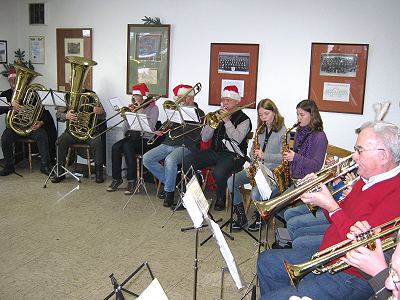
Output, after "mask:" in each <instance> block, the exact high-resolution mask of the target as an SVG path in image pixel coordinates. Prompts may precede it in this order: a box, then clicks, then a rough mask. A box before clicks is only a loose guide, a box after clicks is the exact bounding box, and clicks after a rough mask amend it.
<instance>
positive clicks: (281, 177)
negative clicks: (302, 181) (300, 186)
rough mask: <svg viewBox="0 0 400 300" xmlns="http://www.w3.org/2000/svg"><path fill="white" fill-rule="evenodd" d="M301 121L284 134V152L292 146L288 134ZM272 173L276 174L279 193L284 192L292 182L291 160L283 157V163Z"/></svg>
mask: <svg viewBox="0 0 400 300" xmlns="http://www.w3.org/2000/svg"><path fill="white" fill-rule="evenodd" d="M299 124H300V122H298V123H296V124H294V125H293V126H292V127H291V128H289V129H287V130H286V132H285V134H284V135H283V136H282V153H283V152H289V151H290V147H289V143H288V141H287V140H288V135H289V132H291V131H292V130H293V129H294V128H296V127H297V126H298V125H299ZM272 173H273V174H274V176H275V179H276V183H277V185H278V189H279V193H280V194H282V193H283V192H284V191H285V190H286V189H287V188H288V187H289V184H290V168H289V162H288V161H287V160H284V159H282V163H281V164H280V165H279V166H277V167H276V168H275V169H274V170H273V171H272Z"/></svg>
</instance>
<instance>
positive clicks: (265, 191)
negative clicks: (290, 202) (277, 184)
mask: <svg viewBox="0 0 400 300" xmlns="http://www.w3.org/2000/svg"><path fill="white" fill-rule="evenodd" d="M273 176H274V175H273V174H272V172H271V170H270V169H268V168H267V167H266V166H264V165H263V164H260V165H259V168H258V170H257V172H256V175H255V176H254V180H255V181H256V184H257V188H258V191H259V192H260V195H261V198H262V199H263V200H268V199H269V198H270V197H271V194H272V188H271V185H270V184H271V179H270V178H273Z"/></svg>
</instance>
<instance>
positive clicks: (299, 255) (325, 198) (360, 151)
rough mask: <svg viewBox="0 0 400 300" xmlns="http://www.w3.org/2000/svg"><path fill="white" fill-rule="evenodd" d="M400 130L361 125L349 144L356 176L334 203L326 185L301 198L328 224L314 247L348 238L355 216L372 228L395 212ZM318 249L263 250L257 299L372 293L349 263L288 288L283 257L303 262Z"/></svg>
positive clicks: (399, 209)
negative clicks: (343, 198)
mask: <svg viewBox="0 0 400 300" xmlns="http://www.w3.org/2000/svg"><path fill="white" fill-rule="evenodd" d="M399 144H400V129H399V128H398V127H397V126H396V125H394V124H391V123H387V122H382V121H374V122H367V123H364V124H363V125H362V126H361V128H360V132H359V134H358V137H357V141H356V145H355V147H354V149H355V152H354V153H353V160H354V161H355V162H356V163H357V164H358V171H357V172H358V175H360V177H361V179H359V180H358V181H357V182H356V183H355V184H354V186H353V188H352V190H351V192H350V193H349V194H348V195H347V197H346V201H344V202H342V203H340V204H338V203H337V202H336V201H335V200H334V199H333V197H332V195H331V193H330V192H329V190H328V189H327V188H326V186H325V185H323V184H320V185H319V187H320V188H321V191H319V192H306V193H304V194H303V195H302V196H301V200H302V201H303V202H305V203H312V204H314V205H317V206H319V207H321V208H322V209H323V210H324V213H325V215H326V217H327V218H328V220H329V223H330V226H329V227H328V229H327V230H326V232H325V234H324V237H323V240H322V243H321V244H320V245H319V250H321V251H322V250H324V249H326V248H328V247H330V246H333V245H336V244H338V243H340V242H342V241H343V240H346V239H347V236H346V235H347V233H348V232H349V231H350V228H351V226H352V225H353V224H355V223H356V222H357V221H358V220H366V221H367V222H368V223H369V224H370V225H371V226H373V227H377V226H379V225H381V224H384V223H386V222H388V221H390V220H393V219H395V218H397V217H398V216H399V215H400V202H399V201H398V198H399V194H400V175H399V173H400V166H399V164H400V147H399ZM317 250H318V249H316V248H314V249H308V248H307V249H306V248H301V249H271V250H266V251H264V252H263V253H262V254H261V255H260V256H259V259H258V262H257V272H258V276H259V281H260V291H261V300H266V299H274V300H275V299H288V298H289V297H290V296H292V295H296V296H302V297H303V296H307V297H310V298H312V299H367V298H368V297H369V296H371V295H372V294H373V290H372V288H371V287H370V285H369V283H368V280H367V279H366V278H365V276H363V275H362V274H361V273H360V272H359V271H358V270H357V269H356V268H354V267H350V268H348V269H346V270H344V271H341V272H339V273H336V274H334V275H331V274H329V273H322V274H320V275H316V274H313V273H309V274H307V275H305V276H304V279H303V280H302V281H300V283H299V285H298V286H297V289H296V288H294V287H293V286H291V284H290V280H289V276H288V274H287V273H286V270H285V267H284V264H283V263H282V261H283V260H286V261H288V262H289V263H290V264H298V263H304V262H306V261H308V260H310V258H311V256H312V255H313V254H314V253H315V252H316V251H317Z"/></svg>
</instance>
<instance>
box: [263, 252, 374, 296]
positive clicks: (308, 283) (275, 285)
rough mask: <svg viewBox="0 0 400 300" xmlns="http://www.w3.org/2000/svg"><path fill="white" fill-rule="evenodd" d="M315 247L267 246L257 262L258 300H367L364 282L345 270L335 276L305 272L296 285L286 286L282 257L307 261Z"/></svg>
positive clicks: (286, 276) (368, 290)
mask: <svg viewBox="0 0 400 300" xmlns="http://www.w3.org/2000/svg"><path fill="white" fill-rule="evenodd" d="M317 250H318V248H314V249H311V248H310V249H271V250H266V251H264V252H263V253H261V254H260V256H259V258H258V262H257V273H258V278H259V281H260V292H261V298H260V299H261V300H267V299H271V300H279V299H282V300H287V299H289V297H290V296H292V295H296V296H300V297H303V296H308V297H310V298H312V299H314V300H316V299H324V300H327V299H338V300H339V299H352V300H358V299H360V300H363V299H368V297H369V296H371V295H372V293H373V291H372V288H371V287H370V285H369V284H368V281H367V280H365V279H362V278H360V277H357V276H353V275H349V274H347V273H346V272H339V273H336V274H335V275H331V274H329V273H324V274H321V275H315V274H313V273H309V274H307V275H306V276H305V277H304V278H303V279H302V281H300V284H299V285H298V288H297V289H296V288H295V287H293V286H291V285H290V280H289V277H288V274H287V273H286V270H285V268H284V265H283V260H287V261H288V262H289V263H291V264H299V263H304V262H306V261H308V260H310V257H311V255H312V254H314V253H315V252H316V251H317Z"/></svg>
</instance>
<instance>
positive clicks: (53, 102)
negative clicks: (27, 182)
mask: <svg viewBox="0 0 400 300" xmlns="http://www.w3.org/2000/svg"><path fill="white" fill-rule="evenodd" d="M38 94H39V96H40V98H41V101H42V105H43V106H51V107H54V110H55V111H56V114H57V110H58V108H59V107H67V103H66V102H65V100H64V96H65V93H63V92H58V91H54V90H52V89H49V90H48V91H38ZM56 124H57V137H58V118H56ZM60 168H62V169H63V170H64V172H63V173H62V174H60V171H59V170H60ZM66 174H69V175H71V176H72V177H73V178H75V180H76V181H78V182H79V183H80V182H81V180H80V179H79V178H78V177H77V176H76V175H75V174H74V173H72V172H71V171H69V170H68V169H67V168H66V167H65V166H61V165H60V164H59V163H58V142H56V164H55V165H54V167H53V168H52V169H51V172H50V174H49V176H47V179H46V181H45V183H44V185H43V188H46V187H47V182H48V181H49V180H50V178H52V177H53V176H56V177H60V176H65V175H66Z"/></svg>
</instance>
